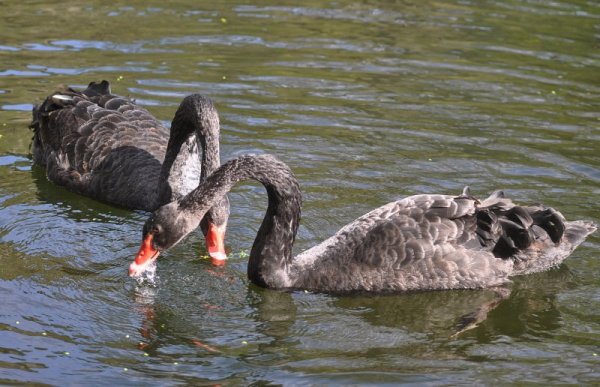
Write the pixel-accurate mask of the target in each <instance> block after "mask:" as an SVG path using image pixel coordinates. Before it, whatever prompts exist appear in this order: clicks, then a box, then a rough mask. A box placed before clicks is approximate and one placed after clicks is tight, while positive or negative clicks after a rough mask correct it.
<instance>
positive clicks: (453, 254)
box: [129, 155, 596, 293]
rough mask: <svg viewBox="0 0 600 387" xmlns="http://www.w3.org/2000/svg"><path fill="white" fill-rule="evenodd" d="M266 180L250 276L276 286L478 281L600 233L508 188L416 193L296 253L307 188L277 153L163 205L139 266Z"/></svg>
mask: <svg viewBox="0 0 600 387" xmlns="http://www.w3.org/2000/svg"><path fill="white" fill-rule="evenodd" d="M247 179H254V180H258V181H259V182H261V183H262V184H263V185H264V186H265V188H266V190H267V194H268V199H269V202H268V208H267V211H266V215H265V217H264V220H263V222H262V224H261V226H260V229H259V230H258V234H257V236H256V239H255V241H254V244H253V246H252V250H251V252H250V258H249V262H248V277H249V279H250V280H251V281H252V282H254V283H256V284H258V285H260V286H263V287H266V288H271V289H305V290H311V291H317V292H328V293H349V292H377V293H383V292H402V291H412V290H434V289H475V288H484V287H492V286H498V285H501V284H503V283H506V282H507V281H509V277H510V276H514V275H521V274H528V273H534V272H540V271H543V270H547V269H549V268H551V267H554V266H556V265H558V264H560V263H561V262H562V261H563V260H564V259H565V258H566V257H567V256H568V255H569V254H571V252H572V251H573V250H574V249H575V248H576V247H577V246H578V245H579V244H580V243H581V242H583V240H584V239H585V238H586V237H587V236H588V235H589V234H590V233H592V232H594V231H595V230H596V225H595V224H594V223H593V222H591V221H586V220H577V221H572V222H568V221H566V220H565V218H564V217H563V216H562V215H561V214H560V213H559V212H558V211H556V210H554V209H553V208H549V207H545V206H542V205H535V206H530V207H526V206H519V205H516V204H514V203H512V201H511V200H510V199H508V198H506V197H505V196H504V194H503V193H502V192H501V191H497V192H495V193H493V194H492V195H491V196H490V197H488V198H487V199H485V200H481V201H480V200H478V199H476V198H474V197H473V196H471V194H470V192H469V190H468V188H466V189H465V190H464V191H463V192H462V194H460V195H457V196H451V195H415V196H410V197H407V198H404V199H401V200H398V201H395V202H392V203H389V204H386V205H384V206H382V207H379V208H377V209H375V210H373V211H371V212H369V213H367V214H366V215H364V216H361V217H360V218H358V219H356V220H355V221H353V222H351V223H349V224H348V225H346V226H344V227H343V228H342V229H341V230H340V231H338V232H337V233H336V234H335V235H333V236H332V237H330V238H329V239H327V240H325V241H324V242H322V243H321V244H319V245H317V246H315V247H313V248H310V249H308V250H306V251H304V252H303V253H301V254H299V255H297V256H295V257H293V255H292V246H293V244H294V240H295V238H296V233H297V230H298V224H299V221H300V208H301V204H302V197H301V193H300V187H299V185H298V181H297V180H296V178H295V177H294V175H293V173H292V172H291V170H290V169H289V168H288V166H287V165H286V164H285V163H283V162H281V161H279V160H278V159H277V158H275V157H273V156H270V155H259V156H253V155H249V156H241V157H238V158H236V159H233V160H231V161H229V162H227V163H225V164H223V165H222V166H221V167H220V168H219V169H217V170H216V171H215V172H214V173H212V174H211V175H210V176H208V177H207V179H206V180H205V181H204V182H203V183H201V184H200V185H199V186H198V187H197V188H196V189H194V190H193V191H192V192H190V193H189V194H188V195H186V196H185V197H183V198H182V199H181V200H179V201H175V202H171V203H169V204H167V205H165V206H162V207H161V208H159V209H158V210H157V211H155V212H154V213H153V215H152V216H151V217H150V218H149V219H148V221H147V222H146V224H145V225H144V229H143V242H142V248H141V249H140V253H139V254H138V255H137V257H136V258H135V261H134V262H133V263H132V264H131V266H130V268H129V273H130V275H131V276H136V275H138V274H140V273H141V272H143V271H144V269H145V267H146V266H147V265H148V264H149V263H150V262H152V261H153V260H155V259H156V257H157V256H158V254H159V253H160V251H162V250H166V249H168V248H171V247H173V246H174V245H175V244H177V243H178V242H179V241H180V240H181V239H182V238H184V237H185V236H186V235H187V234H188V233H190V232H191V231H192V230H194V229H195V228H196V227H198V224H199V222H200V219H202V217H203V216H204V214H205V213H206V211H208V209H210V208H211V207H212V206H213V205H214V203H216V202H218V201H219V200H220V199H221V198H222V197H223V196H224V195H226V194H227V192H229V190H230V189H231V188H232V187H233V186H234V185H235V184H236V183H238V182H239V181H242V180H247Z"/></svg>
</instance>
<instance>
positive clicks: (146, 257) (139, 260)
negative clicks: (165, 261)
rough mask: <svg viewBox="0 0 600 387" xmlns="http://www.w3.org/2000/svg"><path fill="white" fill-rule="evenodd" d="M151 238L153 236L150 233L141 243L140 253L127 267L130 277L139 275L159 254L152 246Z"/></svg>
mask: <svg viewBox="0 0 600 387" xmlns="http://www.w3.org/2000/svg"><path fill="white" fill-rule="evenodd" d="M152 238H154V235H153V234H151V233H150V234H148V235H146V238H144V240H143V241H142V246H141V247H140V251H138V253H137V255H136V256H135V260H134V261H133V262H132V263H131V265H129V276H130V277H137V276H139V275H141V274H142V273H143V272H144V271H145V270H146V267H147V266H148V265H149V264H150V263H151V262H152V261H154V260H155V259H156V258H158V254H159V253H160V252H159V251H158V250H157V249H155V248H154V246H152Z"/></svg>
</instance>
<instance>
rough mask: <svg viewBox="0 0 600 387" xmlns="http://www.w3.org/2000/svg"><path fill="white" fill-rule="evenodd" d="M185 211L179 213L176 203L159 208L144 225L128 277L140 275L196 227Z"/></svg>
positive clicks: (196, 224) (195, 223)
mask: <svg viewBox="0 0 600 387" xmlns="http://www.w3.org/2000/svg"><path fill="white" fill-rule="evenodd" d="M186 214H188V213H187V212H185V211H180V209H179V206H178V204H177V202H171V203H169V204H166V205H164V206H162V207H160V208H159V209H158V210H156V212H154V214H152V216H150V218H149V219H148V220H147V221H146V223H145V224H144V230H143V234H142V246H141V247H140V250H139V251H138V253H137V255H136V257H135V260H134V261H133V262H132V263H131V265H130V266H129V275H130V276H131V277H137V276H139V275H141V274H142V273H143V272H144V271H145V270H146V268H147V267H148V265H149V264H150V263H152V262H153V261H155V260H156V258H158V256H159V254H160V252H161V251H163V250H168V249H170V248H171V247H173V246H175V245H176V244H177V243H179V241H181V240H182V239H183V238H184V237H185V236H186V235H187V234H189V233H190V232H192V231H193V230H194V229H196V228H197V227H198V223H197V222H194V220H193V219H191V217H190V216H186Z"/></svg>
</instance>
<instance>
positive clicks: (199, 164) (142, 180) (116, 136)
mask: <svg viewBox="0 0 600 387" xmlns="http://www.w3.org/2000/svg"><path fill="white" fill-rule="evenodd" d="M31 127H32V128H33V130H34V135H33V141H32V146H31V149H32V154H33V160H34V163H36V164H38V165H41V166H45V168H46V174H47V176H48V179H49V180H51V181H52V182H54V183H56V184H59V185H63V186H65V187H66V188H68V189H69V190H71V191H74V192H76V193H79V194H83V195H86V196H90V197H92V198H94V199H98V200H101V201H104V202H107V203H110V204H115V205H118V206H121V207H125V208H128V209H141V210H146V211H153V210H155V209H157V208H158V207H160V206H161V205H163V204H165V203H168V202H170V201H171V200H177V199H179V198H181V197H183V196H184V195H186V194H187V193H189V192H190V191H191V190H192V189H194V188H195V187H197V186H198V184H199V182H200V181H202V179H203V178H204V176H205V175H208V174H210V173H211V172H212V171H213V170H215V169H216V168H217V167H218V166H219V164H220V159H219V117H218V114H217V111H216V109H215V108H214V106H213V104H212V102H211V101H210V100H209V99H207V98H205V97H202V96H200V95H198V94H194V95H191V96H188V97H186V98H185V99H184V100H183V102H182V103H181V105H180V106H179V109H178V110H177V112H176V114H175V118H174V119H173V123H172V126H171V131H170V133H169V130H168V129H167V128H165V127H164V125H162V124H161V123H160V121H158V120H157V119H156V118H154V117H153V116H152V115H151V114H150V113H149V112H148V111H147V110H146V109H144V108H142V107H140V106H138V105H137V104H135V103H134V102H132V101H131V100H129V99H126V98H122V97H119V96H116V95H113V94H111V92H110V85H109V83H108V82H107V81H102V82H101V83H95V82H92V83H90V84H89V86H88V88H87V89H85V90H83V91H76V90H73V89H68V90H66V91H61V92H56V93H54V94H52V95H50V96H49V97H48V98H46V100H45V101H44V102H43V103H42V104H41V105H39V106H36V107H35V108H34V109H33V122H32V124H31ZM200 148H202V157H201V156H200ZM228 211H229V210H228V203H227V201H226V199H223V200H222V201H220V202H219V203H217V204H216V206H215V208H214V209H212V210H211V212H210V213H209V216H208V217H207V218H209V219H207V221H208V223H209V224H213V225H212V227H213V228H214V229H219V233H221V234H224V232H225V224H226V222H227V216H228ZM215 223H216V224H215ZM209 224H207V225H204V226H205V227H204V228H205V229H206V228H211V226H210V225H209ZM217 226H218V227H217ZM203 231H205V230H203ZM205 235H206V232H205ZM211 237H212V238H213V239H214V238H216V237H214V236H211ZM219 238H221V239H222V235H220V236H219ZM219 249H221V250H223V251H222V253H223V254H224V248H223V247H219Z"/></svg>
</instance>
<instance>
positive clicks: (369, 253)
mask: <svg viewBox="0 0 600 387" xmlns="http://www.w3.org/2000/svg"><path fill="white" fill-rule="evenodd" d="M479 204H480V203H479V202H478V201H477V200H476V199H474V198H472V197H470V196H463V195H461V196H458V197H453V196H445V195H418V196H412V197H408V198H406V199H404V200H400V201H398V202H396V203H395V205H394V206H393V207H392V208H391V209H390V211H384V212H381V213H379V214H377V215H379V216H380V218H379V219H375V220H374V221H373V223H372V226H371V227H369V229H368V231H366V233H365V234H364V239H363V241H362V243H360V244H359V245H358V246H357V247H356V249H355V250H354V253H353V254H352V256H351V258H350V260H349V264H350V265H356V266H361V267H363V268H365V269H366V270H365V273H369V274H367V276H366V277H368V276H369V275H371V276H374V277H372V278H371V279H368V278H365V279H364V281H365V282H366V283H369V282H371V283H372V285H370V286H373V285H376V283H377V281H378V277H380V278H382V280H381V284H379V285H376V286H380V287H382V289H384V290H387V289H388V287H389V290H419V289H459V288H480V287H485V286H493V285H498V284H500V283H502V282H505V281H506V280H507V279H508V274H509V272H510V269H511V262H510V261H506V260H503V259H501V258H497V257H495V256H494V254H493V253H492V252H491V251H490V250H491V248H490V246H491V244H492V243H493V239H494V238H497V235H498V233H499V226H498V224H497V222H491V223H488V224H485V225H482V222H481V221H478V212H479V208H478V206H479ZM373 215H375V214H373ZM482 226H484V227H485V228H486V229H488V230H489V233H488V234H489V235H486V236H488V237H490V238H491V240H490V241H486V240H484V239H483V238H482V237H481V236H480V235H481V234H483V233H482V232H481V231H482V230H481V227H482Z"/></svg>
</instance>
